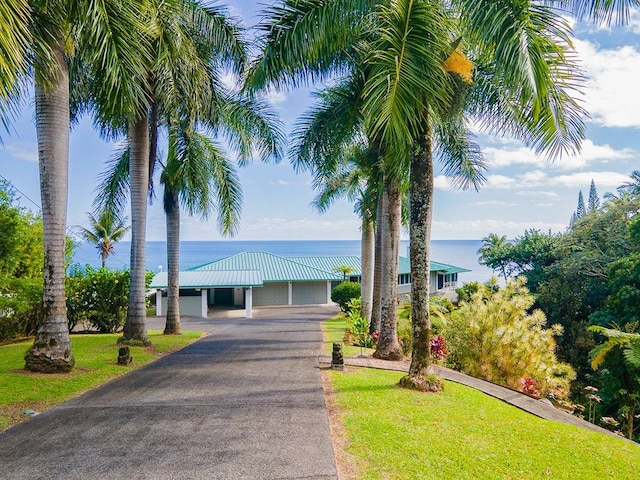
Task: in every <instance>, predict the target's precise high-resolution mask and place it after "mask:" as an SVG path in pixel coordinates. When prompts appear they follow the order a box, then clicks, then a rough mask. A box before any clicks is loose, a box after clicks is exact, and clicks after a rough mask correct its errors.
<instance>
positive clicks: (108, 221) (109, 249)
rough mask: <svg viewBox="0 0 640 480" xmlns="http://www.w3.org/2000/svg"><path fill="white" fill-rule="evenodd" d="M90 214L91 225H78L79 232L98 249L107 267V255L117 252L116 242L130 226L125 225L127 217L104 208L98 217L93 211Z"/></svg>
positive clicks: (104, 265) (103, 263) (103, 264)
mask: <svg viewBox="0 0 640 480" xmlns="http://www.w3.org/2000/svg"><path fill="white" fill-rule="evenodd" d="M88 216H89V222H90V223H91V227H90V228H85V227H78V231H79V234H80V236H81V237H82V238H84V240H85V241H87V242H89V243H91V244H93V245H94V246H95V247H96V248H97V249H98V255H100V260H101V261H102V266H103V267H106V266H107V257H109V255H113V254H114V253H115V247H114V244H115V243H117V242H118V241H120V240H121V239H122V237H123V236H124V235H125V234H126V233H127V231H128V230H129V227H128V226H126V225H125V222H126V219H121V218H119V217H118V216H117V214H115V213H113V212H110V211H108V210H103V211H102V212H100V213H99V214H98V216H97V217H96V216H95V215H93V214H91V213H89V214H88Z"/></svg>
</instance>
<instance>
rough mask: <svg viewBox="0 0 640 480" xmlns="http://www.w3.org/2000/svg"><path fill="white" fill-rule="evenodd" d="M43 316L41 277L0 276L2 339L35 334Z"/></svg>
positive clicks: (0, 324) (0, 327)
mask: <svg viewBox="0 0 640 480" xmlns="http://www.w3.org/2000/svg"><path fill="white" fill-rule="evenodd" d="M41 318H42V279H41V278H40V279H28V278H6V277H5V278H0V341H3V340H8V339H11V338H14V337H21V336H28V335H33V334H34V333H35V331H36V327H37V326H38V322H39V321H40V319H41Z"/></svg>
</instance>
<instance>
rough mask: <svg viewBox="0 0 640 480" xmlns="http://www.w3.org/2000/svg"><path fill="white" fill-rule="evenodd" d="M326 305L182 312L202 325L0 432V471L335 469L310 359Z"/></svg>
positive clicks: (259, 474)
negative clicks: (203, 314) (150, 358)
mask: <svg viewBox="0 0 640 480" xmlns="http://www.w3.org/2000/svg"><path fill="white" fill-rule="evenodd" d="M335 311H336V310H335V309H334V308H332V307H322V306H318V307H304V308H293V307H285V308H270V309H262V310H259V311H257V312H256V318H253V319H244V318H225V319H209V320H204V319H194V318H185V319H183V329H185V330H193V329H201V330H207V331H210V332H211V335H210V336H208V337H206V338H203V339H202V340H200V341H198V342H196V343H194V344H192V345H191V346H189V347H187V348H185V349H183V350H181V351H179V352H177V353H174V354H172V355H168V356H167V357H164V358H162V359H160V360H158V361H157V362H155V363H153V364H152V365H148V366H147V367H144V368H141V369H139V370H137V371H135V372H132V373H131V374H129V375H126V376H124V377H122V378H120V379H118V380H115V381H113V382H111V383H109V384H106V385H104V386H102V387H100V388H97V389H95V390H92V391H90V392H88V393H86V394H85V395H82V396H80V397H78V398H76V399H73V400H71V401H69V402H67V403H65V404H62V405H60V406H59V407H56V408H54V409H52V410H49V411H48V412H45V413H42V414H40V415H38V416H36V417H34V418H32V419H30V420H28V421H27V422H24V423H22V424H20V425H18V426H16V427H14V428H12V429H10V430H8V431H6V432H4V433H3V434H0V478H7V479H27V478H28V479H54V478H55V479H83V480H84V479H125V478H126V479H230V480H231V479H233V480H238V479H318V480H325V479H336V478H337V474H336V467H335V462H334V456H333V449H332V446H331V437H330V433H329V423H328V419H327V413H326V409H325V404H324V396H323V392H322V385H321V379H320V373H319V370H318V368H317V355H318V353H319V351H320V347H321V343H322V334H321V330H320V321H321V320H323V319H326V318H328V317H329V316H330V315H331V314H333V313H335ZM157 321H158V320H156V322H157ZM149 323H150V325H151V326H152V325H153V323H154V320H151V321H150V322H149ZM134 360H135V359H134Z"/></svg>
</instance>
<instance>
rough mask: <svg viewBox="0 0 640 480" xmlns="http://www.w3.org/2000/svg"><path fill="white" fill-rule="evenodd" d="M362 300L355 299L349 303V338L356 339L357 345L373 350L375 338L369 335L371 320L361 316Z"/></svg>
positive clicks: (359, 298)
mask: <svg viewBox="0 0 640 480" xmlns="http://www.w3.org/2000/svg"><path fill="white" fill-rule="evenodd" d="M361 309H362V298H361V297H358V298H354V299H353V300H351V301H349V302H348V303H347V325H349V336H350V337H351V338H353V339H354V341H355V345H357V346H359V347H365V348H371V347H373V346H374V345H375V340H374V337H373V336H372V335H371V334H370V333H369V320H367V319H366V318H364V317H363V316H362V315H361Z"/></svg>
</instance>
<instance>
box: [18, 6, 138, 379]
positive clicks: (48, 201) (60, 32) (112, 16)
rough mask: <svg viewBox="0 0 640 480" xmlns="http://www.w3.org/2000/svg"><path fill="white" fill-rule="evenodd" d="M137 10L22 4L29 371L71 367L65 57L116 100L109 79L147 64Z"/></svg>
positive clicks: (125, 75)
mask: <svg viewBox="0 0 640 480" xmlns="http://www.w3.org/2000/svg"><path fill="white" fill-rule="evenodd" d="M116 4H117V5H116ZM144 5H145V3H144V2H138V3H137V4H136V5H130V4H128V3H126V4H124V5H123V4H122V2H115V1H112V0H102V1H98V0H82V1H77V2H70V1H64V0H58V1H55V0H50V1H46V0H43V1H38V2H36V1H33V2H31V3H30V6H31V25H30V26H31V32H32V39H33V42H32V45H31V49H32V52H33V58H34V60H33V61H34V69H33V70H34V79H35V105H36V131H37V137H38V156H39V165H40V192H41V197H42V198H41V201H42V217H43V225H44V249H45V260H44V272H45V274H44V293H43V312H44V317H43V319H42V321H41V322H40V324H39V326H38V329H37V332H36V337H35V340H34V343H33V346H32V347H31V349H30V350H29V352H28V353H27V355H26V356H25V365H26V368H27V369H29V370H34V371H39V372H66V371H69V370H71V369H72V368H73V365H74V363H75V360H74V358H73V355H72V353H71V344H70V341H69V330H68V324H67V318H66V303H65V290H64V280H65V257H64V253H65V248H64V247H65V233H66V212H67V189H68V163H69V162H68V157H69V126H70V123H69V120H70V117H69V115H70V113H69V65H68V63H67V60H66V58H65V54H66V53H67V52H70V54H71V55H70V57H71V58H72V59H73V58H74V57H75V58H79V57H82V59H83V61H84V65H85V68H86V71H87V72H93V73H94V74H96V75H100V74H101V75H104V77H105V81H104V89H105V90H106V91H108V92H109V94H110V95H114V96H115V97H116V98H118V101H121V100H122V99H123V98H128V97H127V96H126V95H124V92H123V91H122V89H121V88H120V84H119V82H118V81H114V78H115V76H116V75H115V73H116V72H117V73H118V74H120V75H121V77H120V78H130V77H133V76H134V75H135V74H136V73H137V72H139V71H140V68H141V66H142V65H145V64H146V63H147V58H146V57H144V56H143V55H142V52H144V51H145V48H144V45H145V43H144V36H145V35H146V33H147V32H148V27H147V26H146V24H145V23H144V21H143V19H142V18H141V15H140V12H141V10H142V9H143V8H144ZM114 12H117V13H114ZM71 47H72V48H71ZM74 54H75V55H74Z"/></svg>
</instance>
